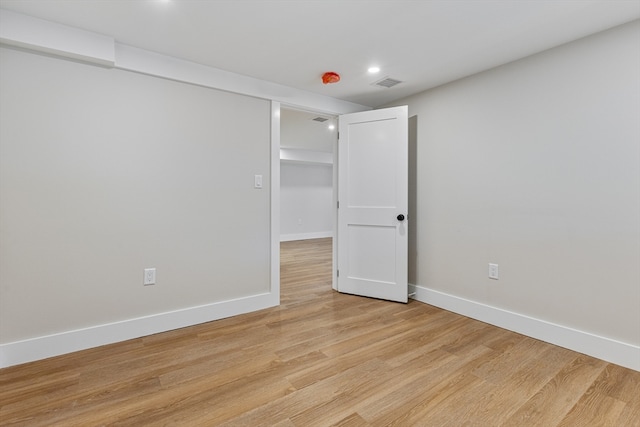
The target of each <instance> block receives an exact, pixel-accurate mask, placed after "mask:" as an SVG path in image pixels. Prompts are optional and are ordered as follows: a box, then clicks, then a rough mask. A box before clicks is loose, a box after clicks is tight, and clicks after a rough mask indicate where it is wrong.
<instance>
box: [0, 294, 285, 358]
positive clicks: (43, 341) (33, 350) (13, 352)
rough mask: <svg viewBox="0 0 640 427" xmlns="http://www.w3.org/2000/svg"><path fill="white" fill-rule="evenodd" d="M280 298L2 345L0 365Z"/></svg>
mask: <svg viewBox="0 0 640 427" xmlns="http://www.w3.org/2000/svg"><path fill="white" fill-rule="evenodd" d="M279 298H280V296H279V295H273V294H272V293H264V294H258V295H252V296H249V297H244V298H238V299H233V300H229V301H222V302H215V303H212V304H206V305H202V306H197V307H190V308H187V309H182V310H176V311H171V312H166V313H159V314H154V315H151V316H144V317H139V318H136V319H129V320H125V321H121V322H114V323H109V324H104V325H98V326H94V327H90V328H85V329H78V330H74V331H67V332H62V333H59V334H53V335H47V336H42V337H37V338H32V339H28V340H24V341H16V342H11V343H7V344H1V345H0V368H6V367H8V366H13V365H20V364H23V363H27V362H33V361H36V360H41V359H46V358H49V357H54V356H60V355H62V354H67V353H72V352H74V351H79V350H86V349H88V348H93V347H99V346H102V345H107V344H113V343H115V342H120V341H126V340H129V339H134V338H140V337H143V336H147V335H152V334H156V333H159V332H166V331H170V330H173V329H179V328H184V327H186V326H192V325H197V324H200V323H205V322H211V321H213V320H219V319H223V318H226V317H231V316H236V315H239V314H244V313H249V312H252V311H257V310H262V309H265V308H269V307H274V306H277V305H278V304H279Z"/></svg>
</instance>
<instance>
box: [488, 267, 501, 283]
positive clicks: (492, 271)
mask: <svg viewBox="0 0 640 427" xmlns="http://www.w3.org/2000/svg"><path fill="white" fill-rule="evenodd" d="M499 273H500V272H499V270H498V264H489V279H495V280H498V278H499V276H500V274H499Z"/></svg>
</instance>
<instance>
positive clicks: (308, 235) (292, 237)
mask: <svg viewBox="0 0 640 427" xmlns="http://www.w3.org/2000/svg"><path fill="white" fill-rule="evenodd" d="M325 237H333V231H317V232H314V233H301V234H283V235H281V236H280V241H281V242H290V241H292V240H309V239H324V238H325Z"/></svg>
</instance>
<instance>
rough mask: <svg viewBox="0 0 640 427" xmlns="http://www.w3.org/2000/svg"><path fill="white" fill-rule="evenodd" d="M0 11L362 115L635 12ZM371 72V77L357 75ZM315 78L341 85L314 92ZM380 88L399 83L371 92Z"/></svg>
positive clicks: (468, 8) (127, 3)
mask: <svg viewBox="0 0 640 427" xmlns="http://www.w3.org/2000/svg"><path fill="white" fill-rule="evenodd" d="M0 6H1V7H2V8H4V9H8V10H12V11H15V12H20V13H24V14H27V15H31V16H34V17H38V18H43V19H47V20H50V21H54V22H58V23H61V24H66V25H71V26H74V27H77V28H82V29H85V30H90V31H94V32H98V33H102V34H106V35H110V36H112V37H114V38H115V39H116V40H117V41H118V42H120V43H124V44H128V45H132V46H136V47H140V48H143V49H147V50H151V51H155V52H159V53H163V54H167V55H171V56H175V57H178V58H182V59H186V60H190V61H194V62H198V63H201V64H205V65H209V66H212V67H215V68H219V69H223V70H227V71H231V72H235V73H238V74H243V75H247V76H251V77H255V78H259V79H263V80H268V81H271V82H275V83H280V84H283V85H287V86H291V87H294V88H298V89H302V90H306V91H310V92H315V93H319V94H323V95H327V96H332V97H335V98H339V99H343V100H347V101H351V102H355V103H358V104H363V105H367V106H371V107H378V106H380V105H384V104H386V103H389V102H391V101H394V100H396V99H399V98H402V97H405V96H408V95H411V94H414V93H418V92H421V91H423V90H426V89H429V88H432V87H435V86H439V85H441V84H444V83H447V82H450V81H453V80H456V79H459V78H461V77H464V76H468V75H471V74H474V73H477V72H480V71H483V70H486V69H489V68H493V67H496V66H498V65H501V64H505V63H507V62H511V61H513V60H516V59H519V58H522V57H525V56H528V55H531V54H534V53H537V52H540V51H543V50H546V49H549V48H552V47H555V46H558V45H560V44H563V43H566V42H569V41H572V40H575V39H578V38H581V37H584V36H586V35H589V34H593V33H596V32H599V31H602V30H605V29H608V28H611V27H614V26H616V25H620V24H623V23H625V22H629V21H632V20H634V19H638V18H640V1H639V0H588V1H587V0H422V1H419V0H413V1H408V0H394V1H388V0H368V1H366V0H297V1H296V0H169V1H163V0H46V1H45V0H0ZM639 43H640V42H639ZM374 64H375V65H378V66H379V67H381V69H382V70H381V72H380V73H379V74H378V75H375V76H374V75H369V74H367V68H368V67H369V66H370V65H374ZM325 71H336V72H338V73H340V74H341V76H342V81H341V82H339V83H337V84H332V85H323V84H322V82H321V79H320V77H321V75H322V73H323V72H325ZM387 76H388V77H391V78H394V79H397V80H401V81H403V83H402V84H400V85H397V86H395V87H393V88H390V89H386V88H380V87H376V86H372V83H373V82H375V81H378V80H380V79H381V78H383V77H387Z"/></svg>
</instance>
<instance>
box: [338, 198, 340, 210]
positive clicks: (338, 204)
mask: <svg viewBox="0 0 640 427" xmlns="http://www.w3.org/2000/svg"><path fill="white" fill-rule="evenodd" d="M338 209H340V200H338Z"/></svg>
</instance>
